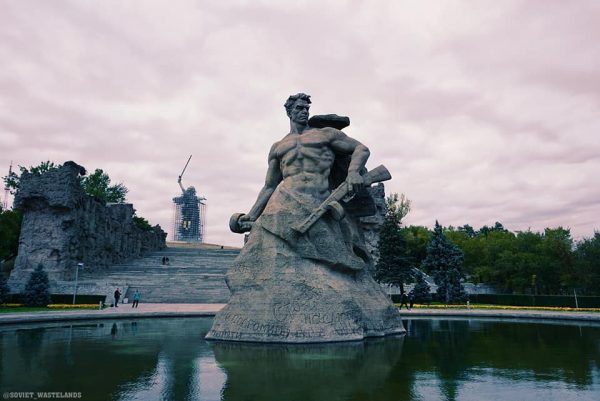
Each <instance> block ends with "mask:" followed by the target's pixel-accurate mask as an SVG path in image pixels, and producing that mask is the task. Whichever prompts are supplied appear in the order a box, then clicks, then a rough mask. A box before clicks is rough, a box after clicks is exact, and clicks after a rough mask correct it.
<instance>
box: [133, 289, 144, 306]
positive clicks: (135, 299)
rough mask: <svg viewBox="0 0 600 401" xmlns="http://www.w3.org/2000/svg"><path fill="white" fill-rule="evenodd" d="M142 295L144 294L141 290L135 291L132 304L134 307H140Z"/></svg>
mask: <svg viewBox="0 0 600 401" xmlns="http://www.w3.org/2000/svg"><path fill="white" fill-rule="evenodd" d="M141 297H142V295H141V294H140V292H139V291H138V290H135V292H134V293H133V303H132V304H131V307H132V308H137V307H138V304H139V303H140V298H141Z"/></svg>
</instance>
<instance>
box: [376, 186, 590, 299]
mask: <svg viewBox="0 0 600 401" xmlns="http://www.w3.org/2000/svg"><path fill="white" fill-rule="evenodd" d="M387 206H388V211H387V213H386V216H385V220H384V225H383V227H382V231H381V235H380V242H379V251H380V254H381V257H380V259H379V262H378V263H377V266H376V272H375V278H376V279H378V281H380V282H385V283H389V284H392V285H396V286H398V287H400V289H401V292H403V286H404V284H408V283H412V282H415V280H417V281H419V280H418V279H419V277H418V276H419V273H418V270H416V269H420V270H421V271H424V272H425V273H427V274H429V275H431V276H432V277H433V278H434V280H435V281H436V284H437V285H438V286H439V285H440V284H441V285H442V287H443V289H442V290H441V291H440V289H438V297H439V298H440V300H442V301H443V300H444V298H448V295H450V297H449V298H452V294H448V292H454V293H455V298H456V299H457V300H458V299H461V297H462V295H461V285H460V284H456V281H457V280H459V281H460V280H463V281H464V280H467V281H470V282H472V283H475V284H478V283H484V284H488V285H491V286H493V287H494V288H495V289H496V290H497V291H498V292H500V293H514V294H547V295H559V294H572V293H573V291H574V290H575V291H577V293H578V294H582V295H583V294H585V295H600V232H595V233H594V235H593V236H592V237H590V238H583V239H581V240H575V239H573V237H572V236H571V233H570V230H569V229H566V228H563V227H557V228H546V229H545V230H544V231H543V232H534V231H531V230H528V231H515V232H513V231H510V230H507V229H506V228H505V227H504V226H503V225H502V224H501V223H500V222H496V223H495V224H494V225H493V226H487V225H486V226H483V227H481V228H479V229H477V230H476V229H474V228H473V227H472V226H470V225H468V224H465V225H463V226H460V227H453V226H448V227H442V226H441V225H439V224H438V223H437V222H436V226H435V228H434V230H430V229H428V228H427V227H424V226H404V225H403V224H402V218H403V217H405V216H406V214H407V213H408V211H409V210H410V201H408V200H407V199H406V198H405V197H404V196H401V197H398V196H397V195H395V194H392V195H391V196H390V197H388V198H387ZM398 210H403V211H404V214H402V213H398ZM449 283H450V284H449ZM452 283H454V284H452Z"/></svg>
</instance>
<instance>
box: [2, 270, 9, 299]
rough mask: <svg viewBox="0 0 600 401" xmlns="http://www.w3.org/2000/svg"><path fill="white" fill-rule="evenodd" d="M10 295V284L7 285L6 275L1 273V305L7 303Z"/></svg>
mask: <svg viewBox="0 0 600 401" xmlns="http://www.w3.org/2000/svg"><path fill="white" fill-rule="evenodd" d="M9 295H10V288H8V284H6V278H5V277H4V273H2V272H1V271H0V304H4V303H7V302H8V298H9Z"/></svg>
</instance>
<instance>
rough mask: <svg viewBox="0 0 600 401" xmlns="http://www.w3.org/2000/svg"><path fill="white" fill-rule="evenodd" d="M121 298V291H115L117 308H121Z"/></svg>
mask: <svg viewBox="0 0 600 401" xmlns="http://www.w3.org/2000/svg"><path fill="white" fill-rule="evenodd" d="M120 298H121V291H119V289H118V288H117V289H116V290H115V308H118V307H119V299H120Z"/></svg>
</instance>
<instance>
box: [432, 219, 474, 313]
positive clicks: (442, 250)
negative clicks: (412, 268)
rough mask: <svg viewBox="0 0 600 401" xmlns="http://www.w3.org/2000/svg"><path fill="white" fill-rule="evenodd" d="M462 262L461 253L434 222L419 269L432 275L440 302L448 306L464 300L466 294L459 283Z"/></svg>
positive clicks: (462, 256)
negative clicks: (424, 256)
mask: <svg viewBox="0 0 600 401" xmlns="http://www.w3.org/2000/svg"><path fill="white" fill-rule="evenodd" d="M463 261H464V255H463V252H462V251H461V250H460V248H458V247H457V246H456V245H454V244H453V243H452V242H450V241H449V240H448V239H447V238H446V236H445V235H444V233H443V231H442V226H440V224H439V223H438V222H437V221H436V222H435V228H434V230H433V235H432V237H431V240H430V241H429V244H428V245H427V257H426V258H425V260H424V261H423V263H422V264H421V268H422V269H423V270H425V271H427V272H429V274H431V275H433V280H434V281H435V283H436V284H437V286H438V290H437V295H438V299H439V300H440V301H441V302H444V303H446V304H450V303H459V302H463V301H465V300H466V298H467V294H466V292H465V289H464V287H463V285H462V284H461V282H460V279H461V278H462V265H463Z"/></svg>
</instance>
